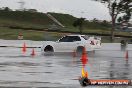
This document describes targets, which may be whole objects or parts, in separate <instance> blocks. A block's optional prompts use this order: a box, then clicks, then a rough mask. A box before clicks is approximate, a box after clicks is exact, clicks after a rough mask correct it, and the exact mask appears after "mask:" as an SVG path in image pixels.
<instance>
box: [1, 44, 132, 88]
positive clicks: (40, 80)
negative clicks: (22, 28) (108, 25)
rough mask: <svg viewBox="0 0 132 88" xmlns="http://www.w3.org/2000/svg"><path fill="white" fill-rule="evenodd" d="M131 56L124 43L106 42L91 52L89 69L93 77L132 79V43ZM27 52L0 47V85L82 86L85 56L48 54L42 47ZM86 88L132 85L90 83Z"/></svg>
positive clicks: (71, 87) (113, 87)
mask: <svg viewBox="0 0 132 88" xmlns="http://www.w3.org/2000/svg"><path fill="white" fill-rule="evenodd" d="M126 49H127V50H128V51H129V58H128V59H126V58H125V51H122V50H121V47H120V44H102V48H101V49H100V50H96V51H95V52H94V53H93V52H88V63H86V65H85V69H86V70H87V71H88V72H89V78H90V79H132V55H131V54H130V53H132V45H128V46H127V48H126ZM31 51H32V49H28V50H27V53H26V54H23V53H21V50H20V48H3V47H2V48H0V87H13V88H14V87H20V88H23V87H24V88H26V87H27V88H82V87H81V86H80V84H79V82H78V77H79V76H80V75H81V68H82V66H83V65H82V61H81V56H77V57H73V56H72V54H70V53H63V54H62V53H60V54H59V53H57V54H55V55H53V56H44V55H42V54H41V50H40V49H35V51H36V56H34V57H32V56H31V55H30V54H31ZM86 88H131V86H130V87H129V86H88V87H86Z"/></svg>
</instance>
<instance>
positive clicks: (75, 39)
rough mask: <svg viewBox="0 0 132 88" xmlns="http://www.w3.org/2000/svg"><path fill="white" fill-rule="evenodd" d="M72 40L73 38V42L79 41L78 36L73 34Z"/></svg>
mask: <svg viewBox="0 0 132 88" xmlns="http://www.w3.org/2000/svg"><path fill="white" fill-rule="evenodd" d="M72 40H73V42H74V41H81V39H80V37H78V36H73V37H72Z"/></svg>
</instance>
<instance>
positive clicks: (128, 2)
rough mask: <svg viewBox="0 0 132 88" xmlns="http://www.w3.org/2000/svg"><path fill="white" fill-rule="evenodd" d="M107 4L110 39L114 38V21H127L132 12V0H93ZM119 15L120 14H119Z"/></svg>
mask: <svg viewBox="0 0 132 88" xmlns="http://www.w3.org/2000/svg"><path fill="white" fill-rule="evenodd" d="M95 1H100V2H102V3H105V4H107V6H108V9H109V14H110V16H111V22H112V29H111V40H112V41H113V40H114V30H115V26H116V21H119V22H121V21H127V22H128V21H129V19H130V18H131V12H132V8H131V7H132V0H95ZM119 15H121V16H119Z"/></svg>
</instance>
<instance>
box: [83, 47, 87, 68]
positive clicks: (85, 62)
mask: <svg viewBox="0 0 132 88" xmlns="http://www.w3.org/2000/svg"><path fill="white" fill-rule="evenodd" d="M81 61H82V65H83V66H85V65H86V64H87V62H88V59H87V52H86V48H85V47H84V48H83V52H82V57H81Z"/></svg>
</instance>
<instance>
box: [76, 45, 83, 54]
mask: <svg viewBox="0 0 132 88" xmlns="http://www.w3.org/2000/svg"><path fill="white" fill-rule="evenodd" d="M83 49H84V47H83V46H78V47H77V50H76V52H77V54H82V52H83Z"/></svg>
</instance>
